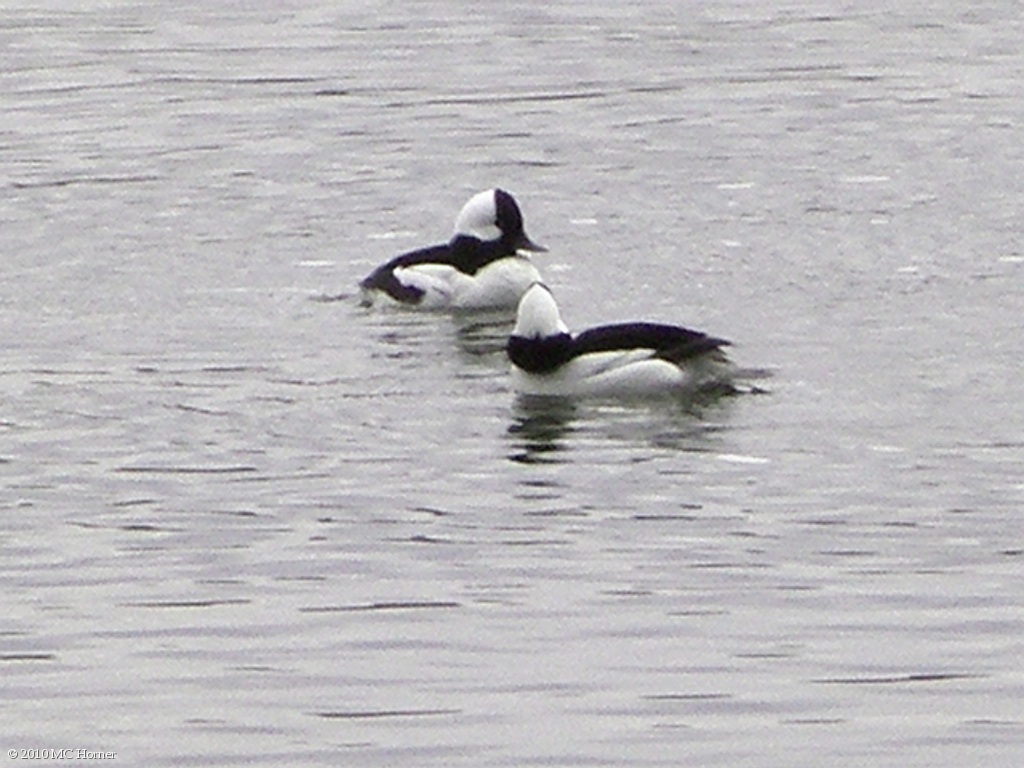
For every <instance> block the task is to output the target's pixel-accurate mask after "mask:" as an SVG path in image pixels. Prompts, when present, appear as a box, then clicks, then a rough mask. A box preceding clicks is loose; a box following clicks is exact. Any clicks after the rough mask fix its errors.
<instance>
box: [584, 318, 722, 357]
mask: <svg viewBox="0 0 1024 768" xmlns="http://www.w3.org/2000/svg"><path fill="white" fill-rule="evenodd" d="M729 343H730V342H728V341H726V340H725V339H719V338H716V337H714V336H709V335H708V334H706V333H702V332H700V331H693V330H690V329H689V328H681V327H680V326H677V325H662V324H661V323H618V324H615V325H602V326H599V327H597V328H590V329H589V330H586V331H583V332H582V333H581V334H579V335H578V336H577V337H576V338H575V343H574V344H573V356H579V355H584V354H588V353H593V352H615V351H628V350H640V349H646V350H650V351H651V357H657V358H660V359H662V360H667V361H669V362H672V363H678V362H681V361H683V360H686V359H688V358H692V357H696V356H698V355H702V354H704V353H706V352H710V351H711V350H714V349H719V348H720V347H725V346H728V345H729Z"/></svg>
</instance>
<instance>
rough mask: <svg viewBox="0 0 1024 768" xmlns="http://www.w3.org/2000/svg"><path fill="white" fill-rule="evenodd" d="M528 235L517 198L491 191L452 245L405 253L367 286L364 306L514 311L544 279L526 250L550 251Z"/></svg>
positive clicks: (461, 218) (474, 202)
mask: <svg viewBox="0 0 1024 768" xmlns="http://www.w3.org/2000/svg"><path fill="white" fill-rule="evenodd" d="M546 250H547V249H546V248H544V247H543V246H540V245H537V244H536V243H534V242H533V241H532V240H530V238H529V237H527V235H526V231H525V229H524V228H523V214H522V212H521V211H520V209H519V205H518V204H517V203H516V201H515V198H514V197H512V195H510V194H509V193H508V192H506V191H505V190H503V189H489V190H486V191H484V192H480V193H478V194H476V195H474V196H473V197H471V198H470V199H469V202H467V203H466V204H465V205H464V206H463V208H462V210H461V211H460V212H459V215H458V217H457V218H456V219H455V233H454V234H453V235H452V238H451V240H449V241H448V242H447V243H443V244H440V245H434V246H430V247H428V248H421V249H419V250H415V251H410V252H408V253H403V254H401V255H400V256H396V257H395V258H393V259H391V261H388V262H387V263H385V264H382V265H381V266H379V267H377V268H376V269H375V270H373V272H371V273H370V274H369V275H368V276H367V277H366V278H365V279H363V281H362V282H360V283H359V287H360V288H361V289H362V292H361V299H360V303H361V304H362V305H363V306H372V305H373V304H375V303H377V302H378V301H388V302H390V303H392V304H398V305H400V306H403V307H408V308H411V309H452V310H487V309H509V310H512V309H515V307H516V305H517V304H518V302H519V299H520V298H521V297H522V295H523V293H524V292H525V291H526V289H527V288H529V287H530V285H532V284H533V283H535V282H537V281H539V280H540V273H539V272H538V271H537V268H536V267H535V266H534V265H533V263H532V262H531V261H530V259H529V257H528V256H527V255H525V254H524V253H523V252H524V251H533V252H539V251H546Z"/></svg>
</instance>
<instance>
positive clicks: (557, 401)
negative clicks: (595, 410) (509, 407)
mask: <svg viewBox="0 0 1024 768" xmlns="http://www.w3.org/2000/svg"><path fill="white" fill-rule="evenodd" d="M578 408H579V406H578V405H577V403H576V402H575V401H574V400H572V398H568V397H536V396H520V397H517V398H516V399H515V404H514V406H513V412H512V424H511V425H509V428H508V434H509V435H510V436H511V437H513V438H514V444H515V448H516V450H515V451H513V452H512V453H511V454H510V455H509V459H510V460H512V461H515V462H518V463H521V464H556V463H559V462H560V461H564V460H565V459H564V458H563V459H559V457H558V453H559V452H561V451H564V450H565V448H566V446H565V440H564V438H565V437H566V435H568V434H569V433H570V432H572V431H574V429H575V427H573V420H574V418H575V417H576V414H577V410H578Z"/></svg>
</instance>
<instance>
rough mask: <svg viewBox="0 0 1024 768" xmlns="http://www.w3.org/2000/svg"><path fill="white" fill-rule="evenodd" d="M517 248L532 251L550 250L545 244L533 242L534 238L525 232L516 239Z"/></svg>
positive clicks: (545, 251) (542, 251)
mask: <svg viewBox="0 0 1024 768" xmlns="http://www.w3.org/2000/svg"><path fill="white" fill-rule="evenodd" d="M516 250H517V251H532V252H533V253H547V251H548V249H547V248H545V247H544V246H543V245H538V244H537V243H535V242H533V240H531V239H530V238H528V237H527V236H526V233H525V232H523V234H521V235H520V236H519V239H518V240H517V241H516Z"/></svg>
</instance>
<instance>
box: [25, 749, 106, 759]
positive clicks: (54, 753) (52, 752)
mask: <svg viewBox="0 0 1024 768" xmlns="http://www.w3.org/2000/svg"><path fill="white" fill-rule="evenodd" d="M7 757H8V759H10V760H117V752H104V751H101V750H97V749H8V750H7Z"/></svg>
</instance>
